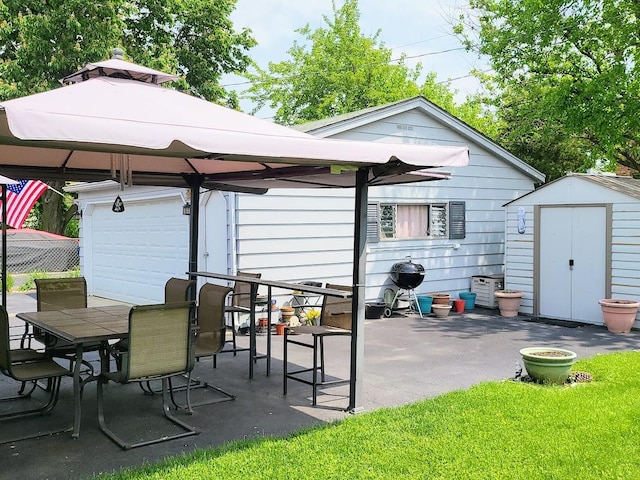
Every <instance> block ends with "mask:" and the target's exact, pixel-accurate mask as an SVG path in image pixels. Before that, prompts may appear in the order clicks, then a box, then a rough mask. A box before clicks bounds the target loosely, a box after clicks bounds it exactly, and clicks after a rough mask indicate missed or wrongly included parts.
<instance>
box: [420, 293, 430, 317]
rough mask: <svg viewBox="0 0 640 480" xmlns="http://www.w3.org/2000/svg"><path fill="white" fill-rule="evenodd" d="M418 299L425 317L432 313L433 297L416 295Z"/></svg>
mask: <svg viewBox="0 0 640 480" xmlns="http://www.w3.org/2000/svg"><path fill="white" fill-rule="evenodd" d="M416 297H417V298H418V305H419V306H420V311H421V312H422V314H423V315H426V314H428V313H431V304H432V303H433V297H430V296H429V295H416Z"/></svg>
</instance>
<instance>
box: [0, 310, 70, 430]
mask: <svg viewBox="0 0 640 480" xmlns="http://www.w3.org/2000/svg"><path fill="white" fill-rule="evenodd" d="M0 371H2V373H3V374H4V375H6V376H8V377H10V378H12V379H14V380H17V381H18V382H21V383H22V386H21V388H20V392H19V393H18V395H17V396H13V397H8V398H3V399H0V402H3V403H4V402H13V401H18V400H23V399H28V398H30V397H31V394H32V392H33V391H34V390H35V386H36V382H37V381H38V380H47V381H48V382H49V388H48V389H47V390H48V392H49V393H48V395H49V397H48V399H47V401H46V402H45V403H41V402H39V403H38V404H37V405H36V406H33V405H32V406H31V407H29V408H25V409H21V410H13V409H12V410H11V411H10V412H5V413H0V420H8V419H15V418H24V417H29V416H34V415H42V414H45V413H49V412H50V411H51V410H52V409H53V407H54V406H55V405H56V403H57V401H58V393H59V391H60V380H61V377H63V376H66V375H71V371H70V370H69V369H67V368H64V367H63V366H61V365H60V364H58V363H56V362H55V361H54V360H52V359H51V357H50V356H48V355H47V354H45V353H38V352H36V351H35V350H29V349H18V350H11V347H10V341H9V316H8V315H7V311H6V309H5V308H4V307H2V306H0ZM28 382H30V383H32V384H33V388H31V389H30V390H29V391H28V392H26V393H24V392H23V390H24V384H25V383H28ZM49 433H51V432H49ZM38 436H39V435H38ZM26 438H29V437H23V438H22V439H26Z"/></svg>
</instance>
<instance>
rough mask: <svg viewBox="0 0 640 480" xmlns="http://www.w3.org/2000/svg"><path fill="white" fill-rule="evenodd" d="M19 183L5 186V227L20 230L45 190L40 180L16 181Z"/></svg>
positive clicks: (45, 186)
mask: <svg viewBox="0 0 640 480" xmlns="http://www.w3.org/2000/svg"><path fill="white" fill-rule="evenodd" d="M18 181H19V182H20V183H16V184H14V185H7V225H10V226H12V227H13V228H22V225H24V221H25V220H26V219H27V215H29V212H30V211H31V209H32V208H33V206H34V205H35V203H36V202H37V201H38V198H40V195H42V194H43V193H44V192H45V191H46V190H47V188H49V187H48V186H47V184H46V183H44V182H41V181H40V180H18Z"/></svg>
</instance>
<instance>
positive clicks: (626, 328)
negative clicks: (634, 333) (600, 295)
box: [598, 298, 640, 333]
mask: <svg viewBox="0 0 640 480" xmlns="http://www.w3.org/2000/svg"><path fill="white" fill-rule="evenodd" d="M598 303H599V304H600V308H601V309H602V317H603V319H604V324H605V325H606V326H607V329H608V330H609V331H610V332H612V333H629V332H630V331H631V327H633V324H634V323H635V321H636V314H637V313H638V307H640V302H636V301H635V300H622V299H616V298H605V299H602V300H599V301H598Z"/></svg>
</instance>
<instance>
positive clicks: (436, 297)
mask: <svg viewBox="0 0 640 480" xmlns="http://www.w3.org/2000/svg"><path fill="white" fill-rule="evenodd" d="M429 296H430V297H431V298H433V305H448V304H449V301H450V300H451V295H449V294H448V293H430V294H429Z"/></svg>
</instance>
